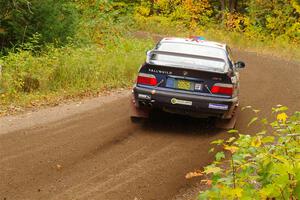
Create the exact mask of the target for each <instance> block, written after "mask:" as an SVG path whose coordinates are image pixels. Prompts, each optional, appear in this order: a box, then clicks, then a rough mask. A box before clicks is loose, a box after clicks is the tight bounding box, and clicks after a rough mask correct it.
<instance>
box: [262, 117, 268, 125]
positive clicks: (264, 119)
mask: <svg viewBox="0 0 300 200" xmlns="http://www.w3.org/2000/svg"><path fill="white" fill-rule="evenodd" d="M261 123H263V124H264V125H267V124H268V123H269V122H268V120H267V118H263V119H262V120H261Z"/></svg>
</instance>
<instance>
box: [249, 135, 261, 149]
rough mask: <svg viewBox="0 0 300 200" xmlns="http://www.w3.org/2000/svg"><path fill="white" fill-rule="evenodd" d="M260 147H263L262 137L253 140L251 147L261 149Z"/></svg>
mask: <svg viewBox="0 0 300 200" xmlns="http://www.w3.org/2000/svg"><path fill="white" fill-rule="evenodd" d="M260 145H261V140H260V137H256V138H253V140H252V141H251V146H253V147H260Z"/></svg>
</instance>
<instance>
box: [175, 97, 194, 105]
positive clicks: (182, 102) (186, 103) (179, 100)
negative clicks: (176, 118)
mask: <svg viewBox="0 0 300 200" xmlns="http://www.w3.org/2000/svg"><path fill="white" fill-rule="evenodd" d="M171 104H173V105H175V104H179V105H186V106H191V105H193V102H192V101H186V100H181V99H176V98H172V99H171Z"/></svg>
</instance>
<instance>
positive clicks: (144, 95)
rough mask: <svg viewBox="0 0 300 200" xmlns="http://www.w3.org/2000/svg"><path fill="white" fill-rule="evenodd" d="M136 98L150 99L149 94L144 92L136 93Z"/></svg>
mask: <svg viewBox="0 0 300 200" xmlns="http://www.w3.org/2000/svg"><path fill="white" fill-rule="evenodd" d="M138 98H139V99H146V100H151V96H150V95H146V94H138Z"/></svg>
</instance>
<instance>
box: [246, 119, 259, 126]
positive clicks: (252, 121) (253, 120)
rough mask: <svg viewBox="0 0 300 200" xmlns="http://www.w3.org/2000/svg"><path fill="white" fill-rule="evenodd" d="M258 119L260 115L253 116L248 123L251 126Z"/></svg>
mask: <svg viewBox="0 0 300 200" xmlns="http://www.w3.org/2000/svg"><path fill="white" fill-rule="evenodd" d="M257 120H258V117H253V118H252V119H251V121H250V122H249V123H248V126H251V124H253V123H254V122H255V121H257Z"/></svg>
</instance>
